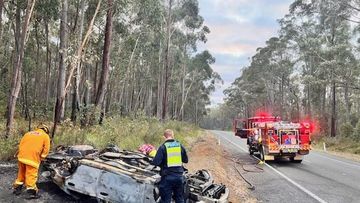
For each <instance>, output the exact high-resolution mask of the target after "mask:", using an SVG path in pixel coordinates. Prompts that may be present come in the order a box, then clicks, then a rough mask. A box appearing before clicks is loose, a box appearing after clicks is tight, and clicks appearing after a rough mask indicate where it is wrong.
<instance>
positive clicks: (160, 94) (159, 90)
mask: <svg viewBox="0 0 360 203" xmlns="http://www.w3.org/2000/svg"><path fill="white" fill-rule="evenodd" d="M161 44H162V43H161V39H160V48H159V75H158V76H159V77H158V83H157V102H156V116H157V117H158V118H161V112H162V110H161V109H162V98H163V92H164V91H163V77H162V76H163V69H164V66H163V65H162V63H161V55H162V45H161Z"/></svg>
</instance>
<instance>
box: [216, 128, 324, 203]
mask: <svg viewBox="0 0 360 203" xmlns="http://www.w3.org/2000/svg"><path fill="white" fill-rule="evenodd" d="M220 136H221V137H222V138H224V139H225V140H227V141H228V142H230V143H231V144H233V145H234V146H236V147H238V148H240V149H241V150H243V151H244V152H247V150H245V149H244V148H243V147H241V146H240V145H238V144H235V143H233V142H232V141H231V140H229V139H227V138H226V137H224V136H222V135H220ZM253 157H254V158H256V159H257V160H260V159H259V158H257V157H256V156H253ZM265 165H266V166H267V167H269V168H270V169H271V170H273V171H274V172H276V173H277V174H278V175H280V176H281V177H283V178H284V179H285V180H287V181H288V182H290V183H291V184H293V185H294V186H296V187H297V188H299V189H300V190H302V191H303V192H305V193H306V194H308V195H309V196H310V197H312V198H314V199H315V200H317V201H318V202H321V203H327V202H326V201H325V200H323V199H321V198H320V197H319V196H317V195H315V194H314V193H312V192H310V191H309V190H308V189H306V188H304V187H303V186H301V185H300V184H298V183H297V182H295V181H293V180H292V179H290V178H289V177H287V176H286V175H285V174H283V173H281V172H280V171H278V170H276V169H275V168H274V167H272V166H270V165H269V164H267V163H265Z"/></svg>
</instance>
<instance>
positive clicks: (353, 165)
mask: <svg viewBox="0 0 360 203" xmlns="http://www.w3.org/2000/svg"><path fill="white" fill-rule="evenodd" d="M313 155H315V156H319V157H322V158H325V159H328V160H331V161H335V162H338V163H341V164H344V165H348V166H352V167H356V168H360V165H356V164H351V163H348V162H345V161H340V160H337V159H333V158H330V157H327V156H324V155H321V154H318V153H313Z"/></svg>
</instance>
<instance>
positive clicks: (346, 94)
mask: <svg viewBox="0 0 360 203" xmlns="http://www.w3.org/2000/svg"><path fill="white" fill-rule="evenodd" d="M349 94H350V93H349V84H348V83H345V87H344V97H345V98H344V99H345V109H346V115H345V116H346V122H349V123H350V113H351V102H350V95H349Z"/></svg>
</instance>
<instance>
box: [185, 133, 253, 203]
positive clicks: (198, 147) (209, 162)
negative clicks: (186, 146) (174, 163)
mask: <svg viewBox="0 0 360 203" xmlns="http://www.w3.org/2000/svg"><path fill="white" fill-rule="evenodd" d="M233 159H234V154H231V153H230V152H229V151H227V150H226V149H224V148H223V147H222V146H221V145H219V144H218V140H217V139H216V138H215V137H214V136H213V135H211V134H208V135H206V136H203V137H201V138H199V139H198V140H197V141H196V143H195V144H194V145H193V147H192V148H191V150H190V152H189V164H187V165H186V167H187V168H188V169H189V171H190V172H195V171H196V170H198V169H207V170H208V171H210V173H211V174H212V175H213V178H214V180H215V182H216V183H223V184H225V185H226V186H227V187H228V188H229V190H230V198H229V201H230V202H233V203H236V202H257V200H256V198H254V197H252V196H251V195H250V193H249V189H248V185H246V183H245V181H244V180H243V179H242V178H241V177H240V175H239V174H238V172H237V171H236V169H235V167H234V161H233ZM238 170H240V172H244V171H242V170H243V169H241V167H240V168H238Z"/></svg>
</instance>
